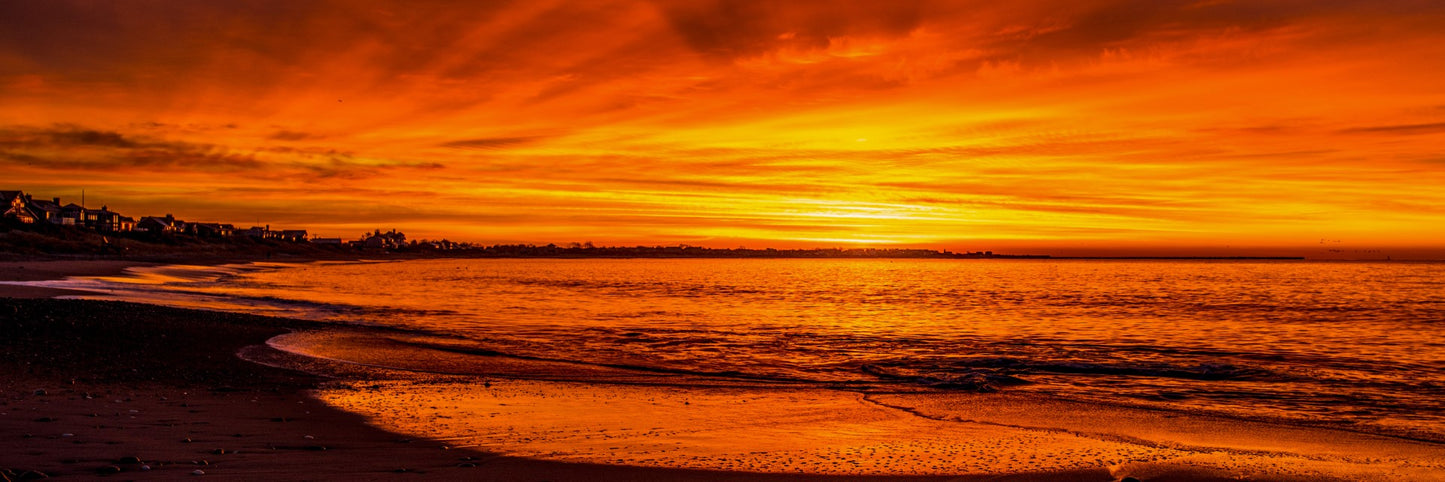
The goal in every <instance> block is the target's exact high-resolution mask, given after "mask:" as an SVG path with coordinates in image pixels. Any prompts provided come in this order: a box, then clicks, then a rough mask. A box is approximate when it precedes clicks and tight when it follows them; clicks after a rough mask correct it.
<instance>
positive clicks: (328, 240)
mask: <svg viewBox="0 0 1445 482" xmlns="http://www.w3.org/2000/svg"><path fill="white" fill-rule="evenodd" d="M311 243H312V244H328V245H334V246H341V238H315V239H312V240H311Z"/></svg>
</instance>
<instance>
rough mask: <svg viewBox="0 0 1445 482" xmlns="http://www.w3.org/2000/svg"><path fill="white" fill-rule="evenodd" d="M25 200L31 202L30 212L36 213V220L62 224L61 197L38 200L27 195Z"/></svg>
mask: <svg viewBox="0 0 1445 482" xmlns="http://www.w3.org/2000/svg"><path fill="white" fill-rule="evenodd" d="M25 201H26V202H27V203H29V204H30V212H32V213H35V218H36V219H35V221H36V222H41V223H50V224H60V209H61V207H62V206H61V204H60V198H52V199H51V200H49V201H46V200H43V199H42V200H39V201H36V200H34V199H31V198H30V196H29V195H26V196H25Z"/></svg>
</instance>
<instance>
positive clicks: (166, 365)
mask: <svg viewBox="0 0 1445 482" xmlns="http://www.w3.org/2000/svg"><path fill="white" fill-rule="evenodd" d="M324 326H325V325H324V324H318V323H313V322H306V321H301V320H290V319H282V318H269V317H262V316H253V315H239V314H228V313H217V312H206V311H197V310H186V309H179V308H166V307H159V306H150V305H138V304H133V303H124V302H107V301H84V300H47V299H16V298H0V334H3V335H4V338H3V340H4V341H3V342H0V354H3V355H4V356H3V357H0V359H3V360H6V361H5V362H4V364H5V365H8V366H5V367H3V368H4V369H5V370H6V371H7V372H8V373H11V374H14V375H13V376H10V377H7V378H6V379H5V380H4V381H3V382H0V414H3V415H0V454H5V455H3V456H0V469H3V470H9V471H11V473H12V475H8V476H10V477H19V476H21V475H23V474H24V473H25V472H28V471H37V472H43V473H45V474H47V475H48V476H50V477H90V476H95V475H103V474H109V473H123V474H125V477H139V478H172V477H180V476H184V475H188V474H190V473H191V472H192V471H195V470H200V471H203V472H204V473H205V475H207V476H224V477H233V478H250V477H261V476H271V477H276V476H280V477H282V478H286V479H306V480H337V479H347V480H373V479H390V478H395V477H405V476H413V475H416V474H420V475H424V476H426V477H428V478H437V479H442V480H452V479H468V480H476V479H482V480H583V479H586V480H598V481H613V480H616V481H624V480H698V481H715V480H796V479H798V478H800V475H798V474H765V473H747V472H721V471H710V470H689V469H675V468H657V467H636V466H623V465H604V464H589V463H575V462H563V461H548V460H537V459H529V458H521V457H511V456H502V455H498V454H495V453H489V452H485V451H480V450H474V449H467V448H453V447H449V446H448V445H446V444H445V443H443V442H438V441H433V440H427V439H425V438H418V437H414V436H408V435H400V434H397V433H393V432H389V431H386V430H384V429H381V428H377V427H374V426H372V425H370V424H369V423H368V422H367V419H366V418H365V417H364V416H363V415H360V414H355V413H350V412H346V411H343V410H340V409H336V408H333V407H330V406H327V405H326V404H323V403H319V402H317V401H316V399H315V398H313V397H312V396H311V390H313V389H314V388H316V387H317V386H319V385H320V384H321V383H323V382H325V381H326V379H324V378H322V377H319V376H316V375H311V374H307V373H302V372H297V371H293V370H287V369H281V368H275V367H271V366H266V365H263V364H260V363H253V362H250V361H246V360H243V359H241V358H240V357H237V356H235V355H234V353H235V352H236V351H238V350H241V349H244V348H246V347H257V348H259V347H260V346H264V342H265V340H267V339H269V338H270V337H272V336H274V335H279V334H283V333H286V332H289V331H291V330H294V329H308V328H311V329H314V328H318V327H324ZM87 334H89V335H90V336H87ZM350 381H351V382H357V383H365V382H367V381H366V380H350ZM142 465H145V466H148V467H149V470H144V469H142ZM403 469H404V470H403ZM116 471H118V472H116ZM1000 476H1002V477H1000ZM806 478H808V479H813V480H970V479H974V478H977V479H987V480H1099V481H1106V480H1114V479H1113V478H1112V477H1111V476H1109V475H1108V474H1107V473H1106V472H1105V471H1102V470H1089V471H1070V472H1062V473H1052V474H1044V473H1029V474H999V475H994V476H988V477H982V476H980V477H958V476H953V477H888V476H871V477H847V476H843V477H836V476H826V475H807V476H806Z"/></svg>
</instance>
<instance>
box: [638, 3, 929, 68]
mask: <svg viewBox="0 0 1445 482" xmlns="http://www.w3.org/2000/svg"><path fill="white" fill-rule="evenodd" d="M656 3H657V5H658V7H659V8H660V9H661V11H662V12H663V13H664V14H665V15H666V16H667V19H668V21H669V23H670V24H671V25H672V28H673V30H674V31H676V32H677V34H678V35H681V36H682V38H683V39H684V40H685V41H686V42H687V44H688V45H689V46H690V47H691V48H692V49H693V50H695V51H697V52H700V53H703V54H706V55H710V56H719V57H726V58H732V57H741V56H749V55H756V54H758V53H761V52H765V51H769V50H774V49H778V48H781V47H794V48H803V49H808V48H814V49H816V48H824V47H827V46H828V44H829V39H830V38H836V37H844V36H855V35H865V36H901V35H907V34H908V33H909V32H910V31H912V30H913V29H915V28H917V27H918V26H919V25H920V24H921V23H922V22H923V20H924V13H925V12H924V10H923V5H924V2H921V1H916V0H895V1H886V2H835V1H825V0H795V1H787V2H756V1H747V0H714V1H691V0H677V1H659V2H656Z"/></svg>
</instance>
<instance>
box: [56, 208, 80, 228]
mask: <svg viewBox="0 0 1445 482" xmlns="http://www.w3.org/2000/svg"><path fill="white" fill-rule="evenodd" d="M55 224H60V225H64V226H85V208H83V207H80V205H79V204H76V203H70V204H66V205H65V206H62V207H61V208H60V222H58V223H55Z"/></svg>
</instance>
